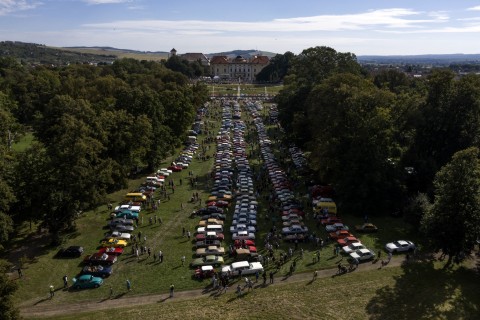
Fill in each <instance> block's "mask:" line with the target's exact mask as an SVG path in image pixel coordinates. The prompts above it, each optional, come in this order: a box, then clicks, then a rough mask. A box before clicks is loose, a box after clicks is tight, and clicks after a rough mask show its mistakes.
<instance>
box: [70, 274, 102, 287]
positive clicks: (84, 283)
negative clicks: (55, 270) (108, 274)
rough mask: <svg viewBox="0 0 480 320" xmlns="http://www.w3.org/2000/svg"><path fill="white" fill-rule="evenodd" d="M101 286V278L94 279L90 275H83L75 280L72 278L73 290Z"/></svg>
mask: <svg viewBox="0 0 480 320" xmlns="http://www.w3.org/2000/svg"><path fill="white" fill-rule="evenodd" d="M102 284H103V279H102V278H99V277H94V276H92V275H90V274H84V275H81V276H79V277H77V278H73V288H74V289H88V288H98V287H100V286H101V285H102Z"/></svg>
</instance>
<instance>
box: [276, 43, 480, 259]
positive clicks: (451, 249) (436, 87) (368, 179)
mask: <svg viewBox="0 0 480 320" xmlns="http://www.w3.org/2000/svg"><path fill="white" fill-rule="evenodd" d="M286 55H288V56H289V57H291V55H290V54H289V53H287V54H286ZM278 60H279V61H282V60H283V59H278ZM289 60H290V61H289V62H288V63H289V64H290V65H291V66H290V67H289V68H288V71H287V73H286V75H285V77H284V89H283V90H282V91H281V92H280V94H279V95H278V96H277V97H276V100H277V103H278V109H279V119H280V122H281V125H282V127H283V128H284V129H285V131H286V136H287V137H288V143H295V144H296V145H298V146H300V147H302V148H303V149H304V150H305V151H307V154H309V161H310V166H311V169H312V171H313V178H314V180H316V181H317V182H320V183H324V184H332V185H333V186H334V188H335V190H336V201H337V202H338V205H339V206H340V207H341V210H345V211H348V212H352V213H355V212H356V213H357V214H358V215H360V216H363V215H366V214H368V215H373V216H374V215H385V214H393V213H394V214H396V215H402V216H404V217H405V219H407V220H408V221H409V222H411V223H413V224H414V225H415V226H417V227H418V228H419V229H420V230H422V231H423V232H425V234H426V235H427V239H428V240H430V241H431V245H432V248H433V249H435V250H443V252H444V253H446V254H448V255H449V256H450V258H453V257H454V258H461V257H462V256H463V255H464V254H465V253H466V252H469V251H470V250H471V249H472V248H473V246H474V244H475V242H476V240H477V239H478V238H479V236H480V180H479V176H478V175H479V171H478V170H479V168H480V166H479V159H478V148H479V146H480V76H478V75H474V74H470V75H466V76H463V77H461V78H458V77H456V76H455V74H454V73H453V72H452V71H451V70H449V69H434V70H433V71H432V72H431V73H430V75H429V76H428V78H426V79H422V78H420V79H419V78H410V77H407V76H406V75H405V74H404V73H402V72H399V71H396V70H385V71H383V72H381V73H378V74H375V75H371V74H369V73H368V72H366V71H365V70H364V69H362V67H361V66H360V65H359V64H358V62H357V59H356V56H355V55H354V54H351V53H340V52H336V51H335V50H334V49H332V48H328V47H315V48H309V49H306V50H304V51H303V52H302V53H301V54H299V55H298V56H294V57H291V59H289Z"/></svg>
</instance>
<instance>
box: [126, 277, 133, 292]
mask: <svg viewBox="0 0 480 320" xmlns="http://www.w3.org/2000/svg"><path fill="white" fill-rule="evenodd" d="M126 283H127V291H130V290H132V284H131V283H130V280H128V279H127V282H126Z"/></svg>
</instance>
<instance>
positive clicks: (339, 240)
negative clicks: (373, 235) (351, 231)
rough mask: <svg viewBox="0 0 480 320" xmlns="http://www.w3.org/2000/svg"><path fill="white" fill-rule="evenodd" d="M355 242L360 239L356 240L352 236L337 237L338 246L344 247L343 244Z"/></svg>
mask: <svg viewBox="0 0 480 320" xmlns="http://www.w3.org/2000/svg"><path fill="white" fill-rule="evenodd" d="M355 242H360V240H358V239H357V238H355V237H354V236H351V237H345V238H342V239H337V243H338V245H339V246H340V247H345V246H348V245H349V244H350V243H355Z"/></svg>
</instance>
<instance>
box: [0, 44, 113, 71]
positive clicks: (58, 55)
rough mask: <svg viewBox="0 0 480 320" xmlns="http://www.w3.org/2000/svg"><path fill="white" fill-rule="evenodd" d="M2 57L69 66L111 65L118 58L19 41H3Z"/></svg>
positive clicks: (1, 46)
mask: <svg viewBox="0 0 480 320" xmlns="http://www.w3.org/2000/svg"><path fill="white" fill-rule="evenodd" d="M0 57H14V58H16V59H19V60H21V62H22V63H27V64H33V65H35V64H46V65H68V64H71V63H82V64H83V63H95V64H97V63H111V62H113V61H114V60H115V59H116V58H117V57H116V56H114V55H111V54H107V53H103V54H99V53H96V54H91V53H87V52H76V51H73V50H61V49H59V48H52V47H47V46H45V45H42V44H36V43H25V42H19V41H1V42H0Z"/></svg>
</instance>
